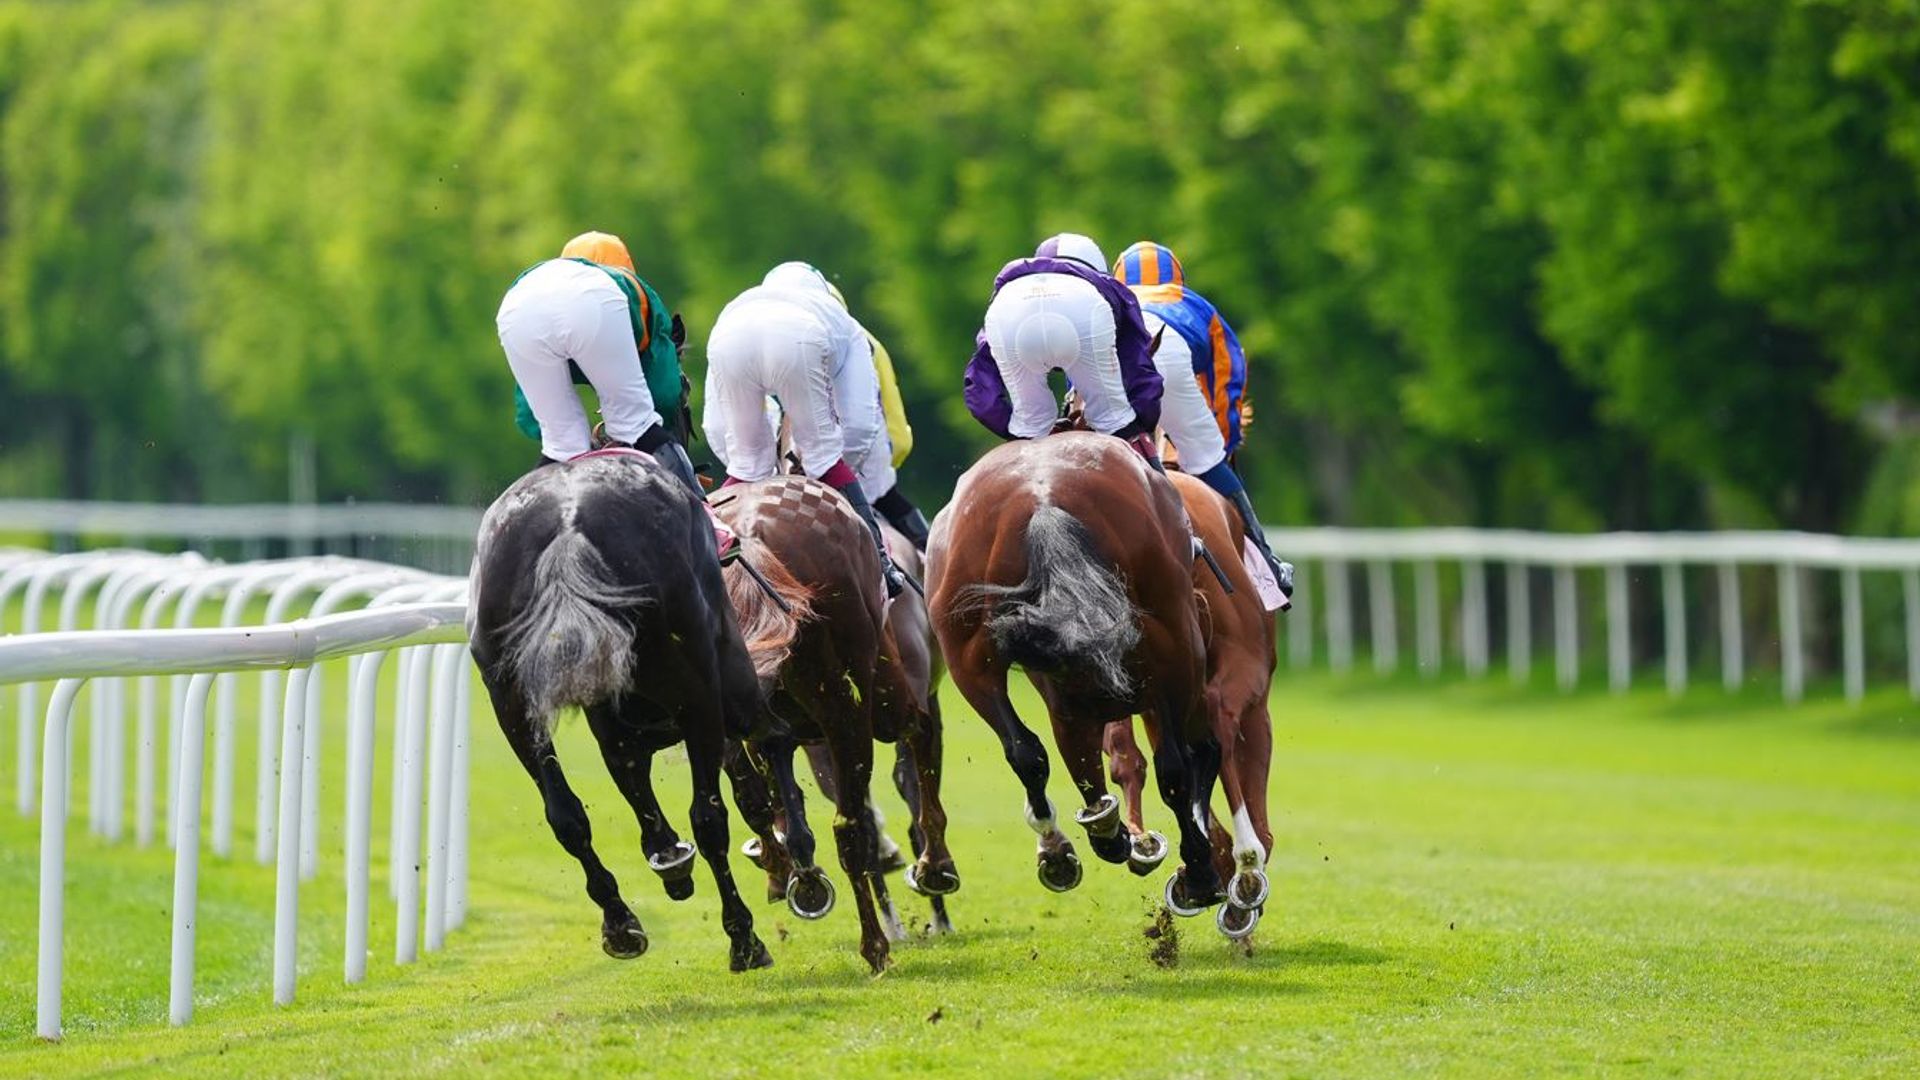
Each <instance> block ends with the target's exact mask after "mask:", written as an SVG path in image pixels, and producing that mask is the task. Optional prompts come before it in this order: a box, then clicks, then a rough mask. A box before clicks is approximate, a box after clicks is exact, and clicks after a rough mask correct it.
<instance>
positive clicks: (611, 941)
mask: <svg viewBox="0 0 1920 1080" xmlns="http://www.w3.org/2000/svg"><path fill="white" fill-rule="evenodd" d="M600 948H601V949H603V950H605V951H606V954H607V955H608V956H611V957H613V958H614V959H615V960H636V959H638V958H640V957H642V956H645V955H647V932H646V931H645V930H642V929H640V924H639V923H638V922H629V923H622V924H621V925H619V926H609V927H607V928H606V929H604V930H602V931H601V932H600Z"/></svg>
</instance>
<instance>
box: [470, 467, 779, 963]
mask: <svg viewBox="0 0 1920 1080" xmlns="http://www.w3.org/2000/svg"><path fill="white" fill-rule="evenodd" d="M758 566H759V569H760V570H761V572H762V573H763V574H765V575H766V576H767V577H768V578H769V579H770V580H773V581H774V582H775V583H776V585H778V584H779V583H785V584H786V585H787V586H788V589H789V591H793V589H792V581H791V579H790V578H789V577H788V576H787V575H786V573H785V572H784V570H783V569H782V568H780V567H779V565H778V564H777V563H776V562H774V561H772V560H770V559H766V558H765V557H764V555H763V556H762V558H761V562H760V563H759V564H758ZM737 573H739V571H738V570H737V569H733V568H730V569H729V571H728V574H729V576H732V575H734V574H737ZM747 587H748V588H754V586H753V585H752V583H750V582H749V583H748V584H747ZM726 589H727V586H726V585H725V584H724V583H723V579H722V574H721V570H720V564H719V561H718V557H717V555H716V554H715V550H714V537H713V529H712V527H711V525H710V524H709V522H708V519H707V514H706V512H705V510H704V509H703V508H702V507H701V505H700V502H699V500H698V499H696V498H695V497H694V495H693V493H692V492H691V491H689V490H688V489H687V487H686V486H685V485H684V484H683V483H682V482H681V481H680V480H679V479H678V477H676V476H675V475H674V474H673V473H672V472H669V471H668V470H667V469H666V468H665V467H664V466H662V465H661V464H659V463H658V462H657V461H655V460H654V459H653V458H652V457H651V456H650V455H647V454H642V453H639V452H638V451H632V450H626V451H615V452H605V451H603V452H598V453H595V454H590V455H587V456H585V457H582V458H577V459H575V460H573V461H570V462H567V463H566V464H555V465H547V466H544V467H542V468H539V469H535V470H534V471H533V472H531V473H529V474H527V475H526V476H524V477H522V478H520V480H519V481H517V482H516V483H514V485H513V486H512V487H509V488H508V489H507V490H506V492H505V493H503V494H502V495H501V496H500V497H499V498H498V499H496V500H495V501H494V503H493V505H492V506H491V507H489V508H488V509H487V513H486V516H485V518H484V519H482V521H481V524H480V535H479V540H478V543H477V547H476V549H475V554H474V560H473V571H472V576H471V590H472V600H471V603H470V605H469V609H468V615H467V632H468V637H469V639H470V641H471V648H472V651H473V658H474V661H475V662H476V663H477V664H478V665H479V668H480V674H481V678H482V679H483V680H484V681H485V683H486V687H487V693H488V695H489V696H490V697H491V698H492V700H493V711H494V715H495V717H496V718H498V720H499V723H500V730H501V732H502V733H503V734H504V735H505V736H506V738H507V742H508V744H509V745H510V746H511V747H512V748H513V752H514V754H515V755H516V756H517V757H518V758H519V759H520V764H521V765H522V766H523V767H524V768H525V769H526V770H527V773H528V775H530V776H531V777H533V780H534V783H535V784H536V785H537V786H538V787H539V789H540V797H541V801H542V802H543V803H544V804H545V809H546V817H547V823H548V825H549V826H550V827H551V828H552V829H553V834H554V837H555V839H557V840H559V842H560V845H561V847H563V848H565V849H566V850H567V852H568V853H569V854H571V855H572V856H573V857H574V858H575V859H577V860H579V862H580V865H581V868H582V869H584V870H585V871H586V877H587V895H588V896H589V897H591V898H592V900H593V901H594V903H595V904H597V905H599V907H600V909H601V927H600V936H601V948H603V949H604V950H605V951H606V953H607V955H609V956H613V957H615V958H619V959H628V958H632V957H637V956H640V955H641V954H643V953H645V952H646V951H647V935H646V931H645V930H643V929H642V928H641V925H640V920H639V918H637V917H636V916H635V915H634V913H633V910H632V909H631V908H629V907H628V906H627V904H626V901H625V900H623V899H622V898H621V896H620V888H619V885H618V883H617V882H616V881H615V880H614V877H613V874H612V873H611V872H610V871H608V870H607V868H606V866H605V865H604V864H602V863H601V861H600V858H599V855H598V854H596V853H595V851H594V849H593V831H592V827H591V826H590V824H589V823H588V820H587V814H586V810H585V808H584V807H583V806H582V805H581V803H580V799H579V797H578V796H577V795H575V794H574V792H573V790H572V789H571V788H570V787H568V785H567V779H566V776H565V775H564V774H563V773H562V772H561V769H560V759H559V757H558V756H557V755H556V752H555V749H554V745H553V736H552V731H553V726H554V723H555V720H556V719H557V717H558V716H559V714H560V713H561V712H562V711H563V710H565V709H567V708H569V707H574V706H577V707H580V708H581V709H583V710H584V711H585V712H586V717H587V725H588V727H589V728H591V729H592V731H593V735H594V738H595V740H596V741H598V742H599V744H600V753H601V756H602V757H603V758H604V759H605V761H606V765H607V770H608V771H609V772H610V773H612V775H613V780H614V783H615V784H616V785H617V786H618V787H619V788H620V793H621V794H622V795H624V796H625V797H626V799H627V801H628V803H629V804H631V806H632V808H633V811H634V814H635V816H636V817H638V819H639V823H640V835H641V846H642V848H643V849H644V850H645V852H646V856H647V863H648V865H649V866H651V867H652V868H653V869H654V871H655V872H656V873H658V874H659V875H660V876H661V879H662V881H663V882H664V884H665V886H666V891H667V895H668V896H670V897H672V898H673V899H675V900H684V899H686V898H687V897H689V896H691V895H693V866H692V859H693V853H694V849H693V847H691V846H689V845H688V844H686V843H684V842H683V841H681V840H680V838H679V837H678V836H677V835H676V834H675V833H674V831H673V828H672V826H670V825H669V824H668V823H667V820H666V815H665V813H664V812H663V811H662V810H661V807H660V802H659V800H658V799H657V798H656V797H655V796H654V791H653V781H652V776H651V766H652V762H653V756H654V754H655V753H656V752H658V751H660V750H662V749H665V748H666V747H668V746H671V745H673V744H674V743H677V742H682V741H684V742H685V743H686V746H687V761H688V764H689V766H690V767H691V769H692V771H693V804H692V808H691V810H690V817H691V819H692V824H693V835H694V841H695V843H696V844H697V845H698V848H699V852H700V855H701V856H702V857H703V858H705V859H706V861H707V865H708V866H709V867H710V868H711V869H712V871H713V878H714V883H715V884H716V885H717V886H718V887H719V890H720V902H721V915H720V924H721V926H722V928H723V929H725V931H726V933H727V936H728V938H729V939H730V940H731V943H732V947H731V951H730V962H731V965H732V968H733V970H735V971H745V970H747V969H749V968H757V967H766V966H768V965H770V964H772V963H773V960H772V958H771V957H769V956H768V955H767V949H766V946H765V945H763V944H762V943H761V941H760V939H759V937H758V936H756V935H755V934H754V932H753V916H752V914H751V913H750V912H749V911H748V909H747V906H746V904H745V903H743V902H742V901H741V899H740V894H739V891H738V890H737V889H736V888H735V886H734V881H733V875H732V873H731V872H730V869H729V867H728V864H727V855H728V850H727V811H726V807H725V805H724V804H723V803H722V802H721V801H720V790H719V775H720V772H721V769H722V767H723V758H724V754H725V747H726V744H727V741H728V740H729V739H730V738H733V739H737V738H742V737H744V736H745V735H746V734H747V731H748V728H749V726H750V725H751V724H752V723H753V721H754V719H755V716H756V713H757V711H758V709H759V701H760V693H759V690H760V687H759V681H758V679H757V678H756V670H757V669H759V668H764V667H766V666H768V665H775V664H777V663H778V662H779V659H780V657H781V656H783V655H784V652H785V649H786V646H787V640H788V639H789V638H790V637H791V633H790V631H789V632H787V633H786V634H785V636H783V635H782V633H781V630H780V628H779V627H778V626H771V627H761V628H759V629H757V630H756V631H754V632H752V633H749V634H747V635H745V636H744V637H743V634H742V631H741V629H740V626H739V624H737V623H736V622H735V620H734V617H733V614H732V612H731V611H730V610H729V605H728V602H727V592H726ZM728 772H729V774H730V775H731V777H732V779H733V780H734V791H735V801H736V802H738V803H739V804H740V806H741V811H742V813H743V815H746V816H747V817H748V818H749V819H750V820H752V819H755V818H758V819H760V821H761V824H760V825H758V826H756V827H760V828H764V827H765V824H764V823H765V821H766V820H767V819H769V818H770V816H771V815H770V813H769V808H767V807H766V805H765V792H764V788H763V787H761V786H760V785H759V784H758V778H757V777H753V776H751V775H750V774H748V773H746V772H744V771H742V770H739V769H736V768H732V767H729V768H728Z"/></svg>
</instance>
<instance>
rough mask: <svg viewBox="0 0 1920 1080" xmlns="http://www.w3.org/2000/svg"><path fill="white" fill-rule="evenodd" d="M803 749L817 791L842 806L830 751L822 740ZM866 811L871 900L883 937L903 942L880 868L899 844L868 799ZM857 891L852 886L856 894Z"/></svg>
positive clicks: (894, 855)
mask: <svg viewBox="0 0 1920 1080" xmlns="http://www.w3.org/2000/svg"><path fill="white" fill-rule="evenodd" d="M806 749H807V764H808V765H810V766H812V768H813V779H814V782H815V783H817V784H819V785H820V794H822V795H824V796H826V797H827V799H828V800H829V801H830V802H832V803H833V804H834V806H835V807H840V806H844V805H845V804H844V803H842V802H841V801H840V788H839V785H838V783H836V781H835V778H834V769H833V751H832V750H831V748H829V747H828V746H827V745H826V744H825V743H808V744H807V748H806ZM866 811H867V818H868V822H869V827H870V828H871V830H872V836H873V837H874V849H873V852H872V854H871V865H872V866H873V867H874V875H873V892H874V899H875V901H876V902H877V903H878V905H879V908H880V916H881V922H882V923H883V924H884V927H885V930H886V934H887V938H888V939H889V940H891V941H905V940H906V939H907V929H906V926H905V925H904V924H902V923H901V922H900V910H899V909H898V908H896V907H894V906H893V897H892V896H890V895H888V893H887V880H886V876H885V871H884V869H883V868H884V867H885V866H886V864H887V856H888V854H889V853H888V851H887V849H888V847H889V846H891V847H892V849H893V850H892V852H891V856H892V858H893V859H894V860H895V861H898V860H899V858H900V845H898V844H894V843H892V841H890V840H888V839H886V832H885V823H884V822H883V821H882V820H881V817H880V808H879V807H878V806H875V805H874V804H873V800H872V798H868V799H867V802H866ZM834 828H835V831H836V835H837V832H838V829H839V825H838V824H837V823H836V824H835V826H834ZM857 891H858V890H857V889H856V893H857Z"/></svg>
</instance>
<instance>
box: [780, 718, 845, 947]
mask: <svg viewBox="0 0 1920 1080" xmlns="http://www.w3.org/2000/svg"><path fill="white" fill-rule="evenodd" d="M797 749H798V747H796V746H795V745H794V743H793V740H791V739H789V738H787V737H786V736H779V737H777V738H773V739H769V740H767V745H766V758H767V765H768V767H769V768H770V769H772V771H773V783H774V788H775V790H777V791H778V792H779V793H780V805H781V808H782V809H784V810H785V811H786V815H787V854H788V855H789V856H790V857H791V858H792V859H793V874H792V875H791V876H790V877H788V878H787V907H788V909H789V910H791V911H792V912H793V913H794V914H795V915H798V916H799V917H801V918H803V919H821V918H825V917H826V914H827V912H829V911H832V910H833V882H831V881H828V880H827V875H825V874H823V873H821V872H820V867H819V865H818V864H816V863H815V862H814V858H813V853H814V841H813V828H812V826H810V825H808V824H807V806H806V796H805V795H803V794H801V792H800V781H799V780H798V779H796V778H795V777H794V772H793V755H794V752H795V751H796V750H797ZM769 891H771V890H769Z"/></svg>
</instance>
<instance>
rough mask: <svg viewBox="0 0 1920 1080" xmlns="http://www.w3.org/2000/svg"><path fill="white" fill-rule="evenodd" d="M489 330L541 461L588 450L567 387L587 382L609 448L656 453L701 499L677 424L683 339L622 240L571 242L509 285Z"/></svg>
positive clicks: (589, 237) (599, 237) (517, 416)
mask: <svg viewBox="0 0 1920 1080" xmlns="http://www.w3.org/2000/svg"><path fill="white" fill-rule="evenodd" d="M495 322H496V325H497V327H498V329H499V332H500V346H501V348H502V349H504V350H505V351H506V354H507V365H508V366H509V367H510V368H512V369H513V378H514V383H515V387H514V423H515V425H516V426H517V427H519V429H520V430H521V432H523V433H524V434H525V435H526V436H527V437H528V438H531V439H534V440H536V441H538V442H539V443H540V453H541V458H542V460H543V461H550V462H559V461H566V460H568V459H570V458H575V457H578V456H580V455H581V454H584V453H586V452H587V451H588V450H590V449H592V448H593V447H592V441H593V439H592V425H591V424H590V423H589V421H588V419H587V414H586V410H585V409H584V408H582V407H581V405H580V399H579V397H578V396H577V395H576V394H575V393H574V389H573V388H574V386H575V385H576V384H585V385H588V386H591V387H592V388H593V391H594V393H595V395H597V396H598V398H599V403H600V413H601V416H602V417H603V418H604V423H605V430H606V437H607V440H608V442H610V443H612V444H616V445H620V446H626V447H631V448H633V449H637V450H643V451H646V452H647V453H650V454H652V455H654V456H655V457H656V458H659V459H660V461H661V462H662V463H663V464H665V465H666V466H667V467H668V468H670V469H671V470H673V472H674V473H675V474H676V475H677V476H679V477H680V478H681V480H683V481H684V482H685V483H686V484H687V485H688V486H689V487H691V488H692V489H693V490H694V492H695V493H696V494H698V493H699V492H700V486H699V483H698V481H697V480H696V479H695V477H694V473H693V463H692V462H691V461H689V460H688V458H687V453H686V449H685V447H684V446H683V442H684V439H685V434H684V432H682V431H681V428H682V427H683V425H682V424H681V423H680V417H681V410H682V407H683V404H684V401H685V395H684V389H683V387H684V382H683V380H682V377H681V372H680V350H679V340H678V339H679V338H680V336H681V335H680V334H679V332H678V329H677V325H676V320H675V319H674V318H673V316H672V315H671V313H669V312H668V310H667V306H666V304H664V303H663V302H661V300H660V295H659V294H658V293H656V292H654V291H653V287H652V286H651V285H648V284H647V283H646V282H645V281H643V280H642V279H641V278H640V276H639V274H637V273H636V272H635V271H634V268H633V257H632V256H631V255H630V254H628V252H627V246H626V244H624V243H622V242H621V240H620V238H619V237H617V236H613V235H610V234H608V233H600V232H589V233H583V234H581V235H579V236H576V237H574V238H573V239H572V240H570V241H568V242H567V244H566V246H565V247H563V248H562V249H561V252H560V257H559V258H557V259H548V260H547V261H545V262H542V263H539V264H537V265H535V266H533V267H532V268H530V269H528V270H527V271H525V272H524V273H522V274H521V275H520V276H519V277H518V278H517V279H515V281H514V283H513V286H512V287H511V288H509V289H508V290H507V295H506V298H505V299H503V300H502V301H501V302H500V311H499V314H498V315H497V316H496V319H495Z"/></svg>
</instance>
